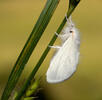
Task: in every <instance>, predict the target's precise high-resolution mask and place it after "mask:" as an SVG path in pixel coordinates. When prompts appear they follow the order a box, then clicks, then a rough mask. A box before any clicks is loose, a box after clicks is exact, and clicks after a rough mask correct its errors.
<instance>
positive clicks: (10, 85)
mask: <svg viewBox="0 0 102 100" xmlns="http://www.w3.org/2000/svg"><path fill="white" fill-rule="evenodd" d="M58 3H59V0H47V3H46V5H45V7H44V9H43V11H42V13H41V15H40V17H39V19H38V21H37V23H36V24H35V27H34V28H33V30H32V32H31V34H30V37H29V38H28V40H27V42H26V44H25V46H24V48H23V50H22V52H21V54H20V56H19V57H18V59H17V62H16V63H15V65H14V67H13V70H12V72H11V74H10V76H9V78H8V82H7V84H6V87H5V89H4V92H3V94H2V97H1V100H8V98H9V97H10V95H11V92H12V91H13V89H14V88H15V86H16V83H17V82H18V80H19V78H20V75H21V73H22V71H23V69H24V67H25V65H26V63H27V62H28V60H29V58H30V56H31V54H32V52H33V50H34V48H35V47H36V45H37V43H38V41H39V39H40V38H41V36H42V33H43V32H44V30H45V28H46V27H47V25H48V23H49V21H50V19H51V17H52V15H53V13H54V11H55V9H56V7H57V5H58ZM18 100H19V99H18Z"/></svg>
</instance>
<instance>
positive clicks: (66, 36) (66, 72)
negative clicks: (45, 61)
mask: <svg viewBox="0 0 102 100" xmlns="http://www.w3.org/2000/svg"><path fill="white" fill-rule="evenodd" d="M67 23H68V25H67V26H66V27H65V28H64V30H63V31H62V34H61V35H58V34H57V33H56V35H57V36H58V37H59V38H61V40H62V45H61V46H50V47H52V48H56V49H57V52H56V54H55V55H54V56H53V58H52V60H51V62H50V66H49V68H48V71H47V73H46V76H47V82H48V83H59V82H63V81H64V80H67V79H68V78H70V77H71V76H72V75H73V73H74V72H75V71H76V67H77V64H78V60H79V54H80V53H79V48H80V36H79V31H78V30H77V29H76V28H75V25H74V24H73V22H72V21H71V19H70V20H69V21H67Z"/></svg>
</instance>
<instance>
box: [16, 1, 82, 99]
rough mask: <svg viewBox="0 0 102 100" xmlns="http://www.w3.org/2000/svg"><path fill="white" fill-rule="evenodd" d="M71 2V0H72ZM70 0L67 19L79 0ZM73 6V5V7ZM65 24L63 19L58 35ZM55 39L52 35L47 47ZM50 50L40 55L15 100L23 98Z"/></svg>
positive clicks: (47, 49)
mask: <svg viewBox="0 0 102 100" xmlns="http://www.w3.org/2000/svg"><path fill="white" fill-rule="evenodd" d="M72 1H73V0H72ZM72 1H71V0H70V2H69V10H68V12H67V17H69V16H70V15H71V14H72V12H73V11H74V9H75V8H76V7H77V5H78V3H79V2H80V0H78V1H76V0H74V1H76V2H75V3H73V2H74V1H73V2H72ZM73 4H74V5H73ZM65 23H66V17H65V18H64V19H63V21H62V23H61V24H60V26H59V28H58V29H57V33H58V34H59V33H60V32H61V30H62V29H63V27H64V25H65ZM56 39H57V36H56V35H54V36H53V37H52V39H51V41H50V43H49V45H53V44H54V42H55V40H56ZM49 50H50V48H49V47H47V48H46V49H45V51H44V53H43V54H42V56H41V58H40V60H39V61H38V63H37V64H36V66H35V67H34V69H33V71H32V72H31V74H30V75H29V77H28V79H27V81H26V82H25V84H24V85H23V87H22V88H21V90H20V91H19V93H18V95H17V97H16V99H15V100H18V99H19V98H20V97H21V96H23V93H24V92H25V91H26V89H27V88H28V86H29V84H30V82H31V80H32V79H33V78H34V76H35V74H36V72H37V71H38V69H39V68H40V65H41V64H42V63H43V61H44V59H45V57H46V56H47V54H48V52H49Z"/></svg>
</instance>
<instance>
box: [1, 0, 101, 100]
mask: <svg viewBox="0 0 102 100" xmlns="http://www.w3.org/2000/svg"><path fill="white" fill-rule="evenodd" d="M45 3H46V0H0V94H1V92H2V91H3V88H4V85H5V84H6V82H7V79H8V76H9V74H10V72H11V69H12V67H13V65H14V63H15V61H16V59H17V57H18V56H19V54H20V52H21V50H22V48H23V46H24V44H25V42H26V40H27V38H28V36H29V35H30V32H31V31H32V28H33V26H34V24H35V23H36V21H37V19H38V16H39V15H40V13H41V11H42V9H43V7H44V5H45ZM67 8H68V0H60V4H59V5H58V7H57V9H56V11H55V13H54V16H53V17H52V19H51V21H50V23H49V25H48V27H47V29H46V30H45V32H44V35H43V36H42V38H41V39H40V41H39V43H38V45H37V47H36V49H35V51H34V52H33V54H32V56H31V58H30V60H29V62H28V63H27V65H26V68H25V70H24V71H23V75H22V77H21V78H20V81H19V83H21V82H22V81H23V80H24V79H26V78H27V76H28V75H29V73H30V72H31V70H32V69H33V67H34V65H35V64H36V63H37V61H38V60H39V58H40V56H41V54H42V53H43V51H44V50H45V48H46V46H47V44H48V42H49V41H50V40H51V38H52V36H53V34H54V32H55V31H56V30H57V28H58V26H59V25H60V23H61V21H62V19H63V18H64V16H65V14H66V11H67ZM72 17H73V21H74V22H75V23H76V26H77V27H78V29H79V30H80V36H81V48H80V52H81V56H80V61H79V65H78V70H77V72H76V73H75V74H74V75H73V77H71V78H70V79H69V80H67V81H65V82H63V83H60V84H48V83H47V82H46V80H45V78H46V77H45V73H46V71H47V68H48V66H49V62H50V59H51V57H52V55H53V52H54V50H51V51H50V52H49V54H48V56H47V57H46V59H45V61H44V63H43V64H42V66H41V68H40V70H39V72H38V74H37V75H36V77H37V78H38V77H39V76H43V77H42V81H41V86H42V88H43V90H44V96H45V97H46V99H47V100H102V78H101V76H102V53H101V51H102V34H101V33H102V1H101V0H81V2H80V4H79V5H78V7H77V8H76V10H75V11H74V13H73V14H72ZM59 43H60V41H59V40H57V41H56V43H55V44H59Z"/></svg>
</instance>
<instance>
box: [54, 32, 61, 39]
mask: <svg viewBox="0 0 102 100" xmlns="http://www.w3.org/2000/svg"><path fill="white" fill-rule="evenodd" d="M55 34H56V36H58V37H60V38H62V37H63V35H59V34H58V33H57V32H55Z"/></svg>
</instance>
